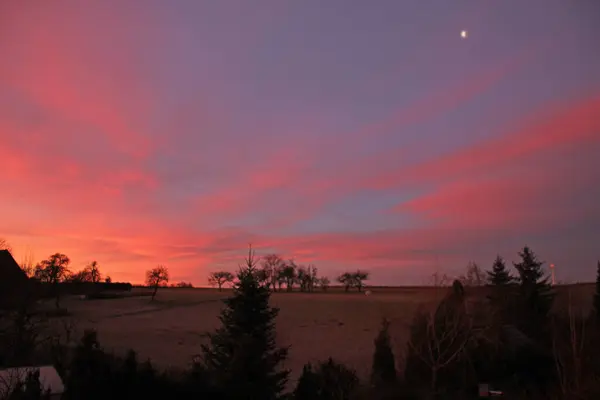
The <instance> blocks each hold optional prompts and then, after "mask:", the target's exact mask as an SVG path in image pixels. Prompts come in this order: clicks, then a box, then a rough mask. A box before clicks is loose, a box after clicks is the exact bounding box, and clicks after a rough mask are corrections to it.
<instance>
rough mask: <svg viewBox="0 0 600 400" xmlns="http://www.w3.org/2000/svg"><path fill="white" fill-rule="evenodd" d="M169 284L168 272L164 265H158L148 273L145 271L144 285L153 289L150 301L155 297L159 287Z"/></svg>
mask: <svg viewBox="0 0 600 400" xmlns="http://www.w3.org/2000/svg"><path fill="white" fill-rule="evenodd" d="M168 282H169V270H168V269H167V267H165V266H164V265H158V266H156V267H155V268H152V269H151V270H149V271H146V285H148V286H149V287H151V288H154V291H153V292H152V300H154V297H155V296H156V292H157V291H158V288H159V286H161V285H164V284H166V283H168Z"/></svg>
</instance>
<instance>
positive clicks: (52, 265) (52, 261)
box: [34, 253, 71, 308]
mask: <svg viewBox="0 0 600 400" xmlns="http://www.w3.org/2000/svg"><path fill="white" fill-rule="evenodd" d="M70 263H71V260H70V259H69V257H67V256H66V255H64V254H61V253H55V254H52V255H51V256H50V257H48V259H47V260H43V261H42V262H40V263H39V264H38V265H36V267H35V272H34V277H35V278H37V279H39V280H40V281H41V282H44V283H48V284H50V285H52V286H53V289H54V295H55V304H56V308H60V287H59V283H60V282H64V281H65V280H67V279H68V277H69V275H70V274H71V271H69V264H70Z"/></svg>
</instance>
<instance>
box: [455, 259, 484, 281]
mask: <svg viewBox="0 0 600 400" xmlns="http://www.w3.org/2000/svg"><path fill="white" fill-rule="evenodd" d="M459 279H460V281H461V283H462V285H463V286H482V285H483V284H484V283H485V276H484V273H483V271H481V268H479V265H477V263H475V262H473V261H471V262H469V264H467V271H466V274H465V275H463V276H461V277H460V278H459Z"/></svg>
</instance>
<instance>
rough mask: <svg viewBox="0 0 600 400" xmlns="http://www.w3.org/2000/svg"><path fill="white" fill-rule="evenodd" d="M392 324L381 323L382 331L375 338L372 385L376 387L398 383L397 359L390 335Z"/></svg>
mask: <svg viewBox="0 0 600 400" xmlns="http://www.w3.org/2000/svg"><path fill="white" fill-rule="evenodd" d="M389 327H390V322H389V321H388V320H387V319H385V318H384V319H383V320H382V321H381V329H380V331H379V334H378V335H377V338H375V353H374V354H373V366H372V368H371V383H372V384H373V385H374V386H375V387H381V386H386V385H390V384H393V383H394V382H395V381H396V359H395V358H394V352H393V351H392V344H391V341H390V333H389Z"/></svg>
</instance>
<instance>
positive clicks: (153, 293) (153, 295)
mask: <svg viewBox="0 0 600 400" xmlns="http://www.w3.org/2000/svg"><path fill="white" fill-rule="evenodd" d="M156 292H158V285H156V286H154V292H152V300H151V301H154V297H155V296H156Z"/></svg>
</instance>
